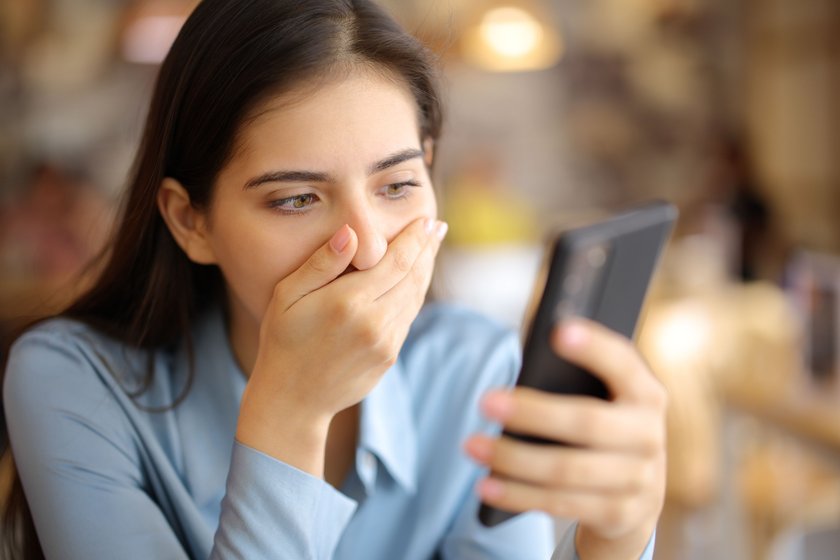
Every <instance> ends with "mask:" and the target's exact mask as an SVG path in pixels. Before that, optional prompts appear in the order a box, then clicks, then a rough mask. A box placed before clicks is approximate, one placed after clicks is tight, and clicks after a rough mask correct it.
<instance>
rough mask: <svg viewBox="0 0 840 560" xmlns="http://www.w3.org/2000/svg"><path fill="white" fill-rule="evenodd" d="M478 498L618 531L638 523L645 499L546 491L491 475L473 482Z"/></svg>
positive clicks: (518, 509)
mask: <svg viewBox="0 0 840 560" xmlns="http://www.w3.org/2000/svg"><path fill="white" fill-rule="evenodd" d="M476 491H477V492H478V495H479V496H480V497H481V499H482V501H484V502H486V503H487V504H489V505H492V506H495V507H497V508H499V509H503V510H505V511H512V512H522V511H529V510H540V511H544V512H546V513H548V514H550V515H553V516H556V517H565V518H570V519H577V520H578V521H579V522H580V523H581V524H582V525H589V526H593V527H604V528H609V530H610V531H614V532H621V531H623V530H626V529H627V528H628V527H633V526H634V525H635V524H637V523H638V519H639V518H640V516H641V515H642V514H643V513H645V507H646V502H645V501H644V500H639V499H636V497H637V495H636V494H633V493H630V494H626V495H620V496H616V495H614V494H604V493H601V492H586V491H580V492H576V491H564V490H546V489H545V488H544V487H542V486H539V485H533V484H528V483H524V482H519V481H515V480H507V479H503V478H499V477H495V476H491V477H489V478H486V479H483V480H481V481H479V483H478V484H477V485H476Z"/></svg>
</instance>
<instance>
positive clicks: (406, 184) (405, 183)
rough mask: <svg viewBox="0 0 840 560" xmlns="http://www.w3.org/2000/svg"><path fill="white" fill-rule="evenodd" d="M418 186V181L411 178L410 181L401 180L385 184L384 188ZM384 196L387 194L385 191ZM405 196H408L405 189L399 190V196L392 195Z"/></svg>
mask: <svg viewBox="0 0 840 560" xmlns="http://www.w3.org/2000/svg"><path fill="white" fill-rule="evenodd" d="M419 186H420V183H419V182H417V181H414V180H411V181H402V182H400V183H392V184H390V185H386V186H385V189H396V188H400V189H402V188H404V187H419ZM386 196H387V193H386ZM406 196H408V192H407V191H401V193H400V196H394V198H395V199H398V198H404V197H406Z"/></svg>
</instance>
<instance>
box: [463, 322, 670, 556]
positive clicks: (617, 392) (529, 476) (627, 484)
mask: <svg viewBox="0 0 840 560" xmlns="http://www.w3.org/2000/svg"><path fill="white" fill-rule="evenodd" d="M552 346H553V347H554V349H555V351H556V352H557V353H558V355H560V356H562V357H564V358H565V359H567V360H569V361H571V362H574V363H576V364H577V365H579V366H581V367H583V368H585V369H586V370H588V371H590V372H592V373H593V374H594V375H597V376H598V377H599V378H601V379H602V380H603V381H604V382H605V383H606V385H607V387H608V389H609V390H610V393H611V395H612V399H611V400H610V401H603V400H600V399H596V398H591V397H581V396H564V395H555V394H549V393H545V392H541V391H536V390H533V389H527V388H522V387H518V388H515V389H513V390H512V391H509V392H502V391H497V392H492V393H490V394H488V395H487V396H486V397H485V399H484V401H483V403H482V407H483V410H484V413H485V414H486V415H487V416H489V417H490V418H493V419H495V420H498V421H499V422H501V423H502V424H503V425H504V427H505V428H506V429H508V430H510V431H513V432H517V433H521V434H526V435H533V436H539V437H542V438H545V439H549V440H553V441H558V442H565V443H566V444H568V445H560V444H558V445H540V444H530V443H524V442H521V441H518V440H515V439H512V438H510V437H507V436H502V437H499V438H490V437H487V436H483V435H477V436H473V437H472V438H470V439H469V440H468V441H467V443H466V450H467V452H468V453H469V454H470V455H471V456H472V457H473V458H474V459H476V460H477V461H479V462H481V463H483V464H485V465H487V466H488V467H490V469H491V471H492V472H491V476H490V477H488V478H487V479H485V480H483V481H481V482H480V483H479V486H478V491H479V494H480V496H481V498H482V500H484V501H485V502H487V503H488V504H491V505H493V506H496V507H498V508H500V509H505V510H508V511H517V512H519V511H525V510H531V509H538V510H542V511H545V512H547V513H549V514H551V515H556V516H561V517H567V518H574V519H577V520H579V526H578V532H577V536H576V544H577V549H578V554H579V555H580V557H581V558H582V559H583V560H589V559H596V558H599V559H600V558H609V559H611V560H616V559H624V558H627V559H631V558H632V559H636V558H639V556H640V555H641V553H642V552H643V550H644V548H645V546H646V544H647V542H648V540H649V539H650V537H651V535H652V533H653V530H654V528H655V527H656V523H657V520H658V518H659V514H660V511H661V510H662V504H663V501H664V496H665V409H666V401H667V398H666V393H665V389H664V388H663V386H662V385H661V384H660V383H659V382H658V381H657V380H656V379H655V378H654V376H653V374H652V373H651V372H650V370H649V369H648V367H647V365H646V364H645V362H644V361H643V360H642V358H641V356H640V355H639V354H638V353H637V351H636V350H635V348H634V347H633V345H632V344H631V342H630V341H629V340H627V339H626V338H624V337H622V336H620V335H618V334H616V333H614V332H612V331H610V330H608V329H606V328H605V327H603V326H601V325H598V324H596V323H594V322H591V321H586V320H583V319H575V320H573V321H569V322H568V323H566V324H564V325H563V326H562V327H560V328H558V329H556V330H555V332H554V334H553V339H552Z"/></svg>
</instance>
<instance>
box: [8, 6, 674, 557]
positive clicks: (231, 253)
mask: <svg viewBox="0 0 840 560" xmlns="http://www.w3.org/2000/svg"><path fill="white" fill-rule="evenodd" d="M440 125H441V109H440V101H439V99H438V95H437V92H436V90H435V85H434V79H433V71H432V67H431V66H430V64H429V62H428V61H427V57H426V53H425V52H424V50H423V48H422V47H421V46H420V45H419V44H418V43H417V42H416V41H415V40H414V39H413V38H411V37H410V36H408V35H407V34H406V33H405V32H404V31H402V30H401V29H400V28H399V27H398V26H397V25H396V24H395V23H394V22H393V21H392V20H391V19H389V17H388V16H386V15H385V14H384V13H383V12H382V11H381V10H380V9H379V8H377V7H376V6H375V5H373V4H372V3H371V2H369V1H367V0H308V1H307V2H296V1H292V0H205V1H204V2H202V3H201V4H200V5H199V6H198V8H197V9H196V10H195V12H194V13H193V14H192V16H191V17H190V18H189V20H188V21H187V23H186V25H185V26H184V28H183V30H182V31H181V33H180V35H179V37H178V39H177V40H176V41H175V44H174V45H173V47H172V49H171V52H170V53H169V56H168V57H167V59H166V61H165V62H164V64H163V66H162V68H161V71H160V76H159V79H158V83H157V87H156V90H155V93H154V97H153V100H152V105H151V110H150V113H149V115H148V121H147V127H146V131H145V136H144V139H143V142H142V145H141V148H140V152H139V155H138V159H137V164H136V167H135V170H134V172H133V175H132V178H131V182H130V186H129V190H128V195H127V202H126V206H125V209H124V216H123V219H122V222H121V224H120V227H119V228H118V230H117V231H116V233H115V237H114V239H113V243H112V245H111V248H110V251H109V253H108V255H107V261H106V263H105V265H104V268H103V272H102V273H101V276H100V277H99V279H98V281H97V282H96V284H95V285H94V287H93V288H92V289H91V290H90V291H89V292H88V293H87V294H86V295H84V296H83V297H82V298H81V299H80V300H79V301H77V302H76V303H75V304H74V305H73V306H71V307H70V308H69V309H68V310H67V311H66V312H65V313H63V314H62V315H61V316H60V317H59V318H56V319H53V320H50V321H47V322H44V323H41V324H40V325H38V326H36V327H35V328H32V329H30V330H29V331H28V332H27V333H26V334H24V335H23V336H22V337H21V338H20V339H18V341H17V342H16V344H15V346H14V347H13V350H12V352H11V355H10V358H9V360H8V365H7V369H6V374H5V375H6V376H5V380H4V394H3V397H4V403H5V407H6V415H7V421H8V429H9V435H10V440H11V447H12V449H13V452H14V457H15V461H16V464H17V467H18V472H19V476H20V482H21V483H22V490H23V492H24V494H25V502H24V501H12V502H11V503H10V506H11V507H12V509H13V510H14V506H15V505H16V504H17V506H20V507H19V508H18V509H20V510H21V511H17V513H24V514H25V513H26V512H25V511H23V506H25V505H27V504H28V507H29V508H30V510H31V516H32V519H33V520H34V529H35V530H36V531H37V541H35V542H36V543H40V547H41V548H42V549H43V553H44V555H45V556H46V557H47V558H62V559H75V558H79V559H86V560H90V559H98V558H122V559H128V558H143V559H147V558H208V557H209V558H248V559H257V558H260V559H261V558H272V559H273V558H289V559H298V558H300V559H304V558H307V559H309V558H313V559H315V558H317V559H330V558H335V559H357V558H365V559H389V560H390V559H429V558H448V559H467V558H482V559H483V558H511V559H512V558H516V559H522V558H535V559H536V558H539V559H548V558H549V557H550V556H551V555H552V549H553V548H554V544H555V541H554V539H553V535H552V532H551V519H550V517H548V516H547V515H545V513H540V512H531V513H525V514H523V515H520V516H517V517H515V518H513V519H512V520H510V521H508V522H505V523H502V524H500V525H498V526H496V527H494V528H487V527H484V526H482V525H481V524H480V523H479V521H478V519H477V511H478V506H479V503H480V501H481V500H483V501H485V502H487V503H490V504H493V505H496V506H498V507H501V508H503V509H508V510H513V511H526V510H541V511H542V512H547V513H549V514H554V515H561V516H566V517H573V518H575V519H577V520H578V523H577V524H576V525H575V526H574V529H573V530H572V531H570V532H569V534H567V535H565V536H564V537H563V538H562V539H561V540H560V545H559V547H558V548H557V549H556V550H555V551H554V554H555V557H556V558H564V559H566V558H568V559H571V558H574V557H575V554H576V553H577V554H578V555H579V556H580V558H583V559H596V558H609V559H610V560H616V559H624V558H626V559H631V558H632V559H636V558H640V557H644V558H651V557H652V538H653V537H652V535H653V531H654V528H655V525H656V522H657V518H658V515H659V512H660V510H661V506H662V500H663V494H664V443H663V442H664V427H663V424H664V410H665V396H664V392H663V389H662V388H661V387H660V385H659V384H658V383H657V382H656V381H655V380H654V378H653V376H652V375H651V374H650V372H649V371H648V370H647V368H646V366H645V364H644V363H643V361H642V360H641V359H640V357H639V356H638V355H637V354H636V352H635V351H634V350H633V347H632V345H631V344H630V342H629V341H627V340H626V339H623V338H620V337H618V336H617V335H615V334H613V333H611V332H608V331H606V330H604V329H603V328H599V327H597V326H595V325H593V324H588V323H585V322H580V321H579V322H575V323H570V324H567V325H564V326H563V327H562V328H560V329H558V331H557V333H556V338H555V340H554V344H555V346H556V349H557V352H558V353H559V354H561V355H563V356H565V357H567V358H569V359H571V360H574V361H575V362H578V363H580V364H582V365H583V366H585V367H587V368H589V369H590V370H592V371H593V372H595V373H596V374H597V375H599V376H600V377H602V378H603V379H604V380H605V381H606V383H607V384H608V386H609V387H610V389H611V391H612V394H613V397H614V398H613V399H612V401H610V402H601V401H595V400H591V399H585V398H577V397H560V396H556V395H548V394H543V393H539V392H535V391H526V390H521V389H516V390H512V391H511V390H509V389H508V390H505V389H504V387H506V386H509V385H510V384H511V383H512V381H513V379H514V377H515V375H516V372H517V366H518V361H519V356H518V343H517V338H516V336H515V334H512V333H509V332H507V331H505V330H504V329H501V328H499V327H498V326H496V325H494V324H492V323H490V322H488V321H487V320H484V319H482V318H480V317H477V316H475V315H473V314H470V313H468V312H466V311H463V310H457V309H453V308H451V307H445V306H436V305H430V306H426V307H424V306H423V302H424V298H425V294H426V291H427V287H428V284H429V279H430V276H431V274H432V269H433V261H434V257H435V254H436V252H437V250H438V247H439V245H440V242H441V239H442V238H443V236H444V235H445V232H446V226H445V224H443V223H441V222H439V221H437V219H436V205H435V196H434V192H433V190H432V185H431V182H430V178H429V169H430V167H431V165H432V159H433V154H434V147H435V141H436V140H437V138H438V135H439V133H440ZM499 425H504V426H507V427H509V428H511V429H514V430H517V431H520V432H524V433H527V434H533V435H536V436H540V437H543V438H548V439H551V440H556V441H563V442H567V443H572V444H574V446H565V445H559V444H558V445H548V446H535V445H529V444H526V443H521V442H515V441H512V440H510V439H508V438H504V437H501V438H500V437H498V436H496V435H493V434H494V433H498V426H499ZM494 426H495V430H496V431H495V432H494ZM488 469H490V470H492V471H493V473H494V474H493V475H492V476H489V475H488V474H487V473H488ZM7 513H8V514H10V515H11V514H14V513H15V511H10V512H7ZM23 527H25V524H24V525H23ZM24 533H25V531H24ZM15 536H20V535H17V534H12V535H9V534H7V535H6V537H7V538H9V537H15Z"/></svg>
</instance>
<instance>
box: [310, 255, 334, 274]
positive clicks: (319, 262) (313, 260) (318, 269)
mask: <svg viewBox="0 0 840 560" xmlns="http://www.w3.org/2000/svg"><path fill="white" fill-rule="evenodd" d="M308 263H309V268H310V270H312V271H313V272H315V273H316V274H326V273H328V272H330V269H331V267H330V264H331V261H330V259H329V258H328V257H327V255H325V254H324V252H323V251H316V252H315V254H313V255H312V256H311V257H309V261H308Z"/></svg>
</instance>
